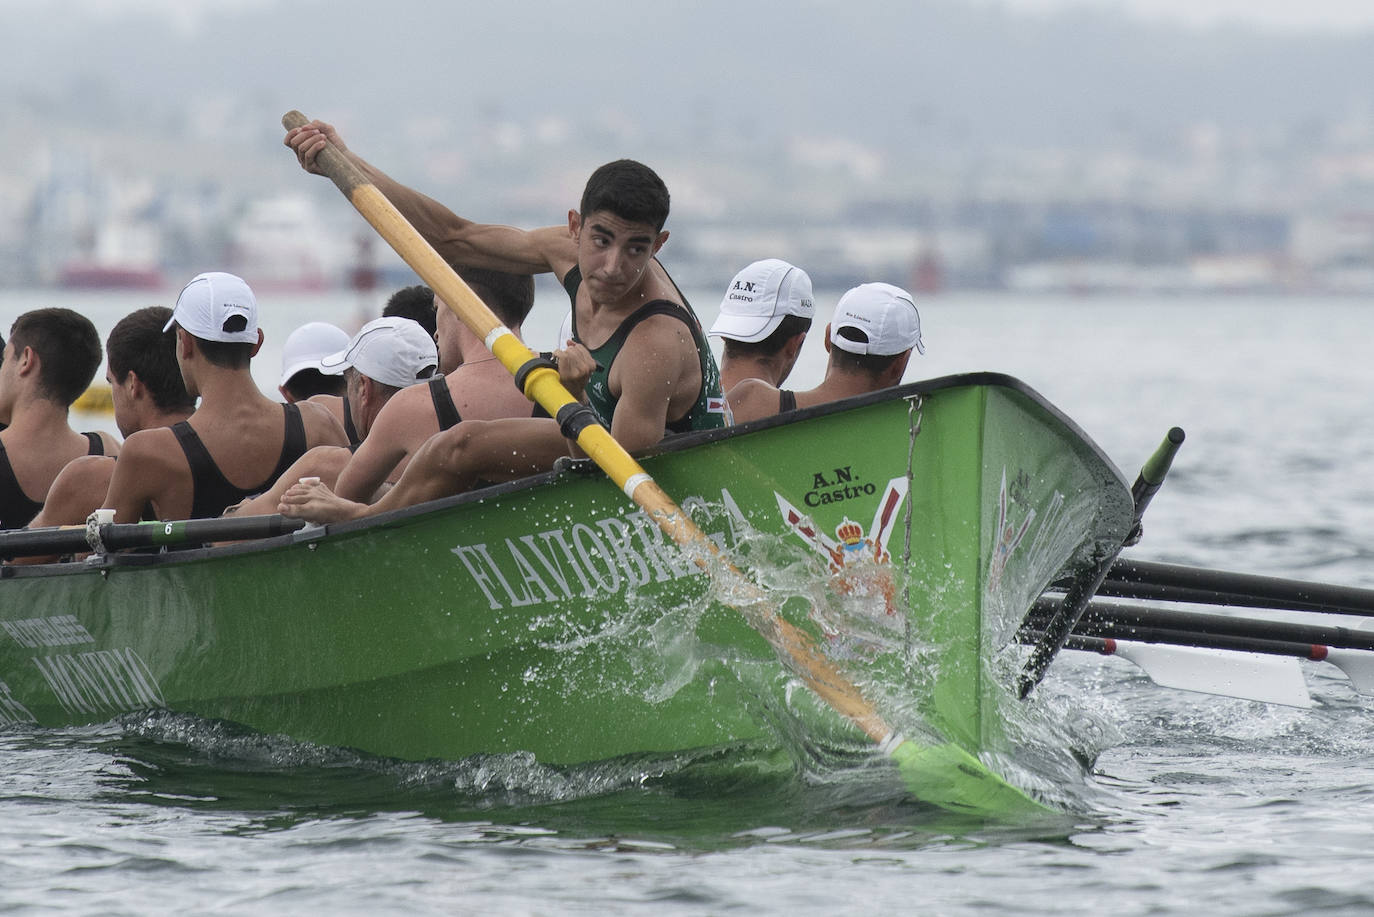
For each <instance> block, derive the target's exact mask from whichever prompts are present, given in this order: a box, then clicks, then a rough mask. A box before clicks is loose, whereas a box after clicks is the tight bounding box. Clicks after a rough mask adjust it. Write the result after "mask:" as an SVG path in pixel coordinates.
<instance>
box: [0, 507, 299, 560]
mask: <svg viewBox="0 0 1374 917" xmlns="http://www.w3.org/2000/svg"><path fill="white" fill-rule="evenodd" d="M304 525H305V521H304V520H302V519H287V518H285V517H284V516H276V515H273V516H225V517H223V518H220V519H189V520H186V521H182V522H131V523H106V524H104V525H99V526H96V527H95V530H94V534H95V539H96V540H97V544H98V545H99V546H100V547H103V549H104V550H106V551H117V550H121V549H123V548H150V547H157V546H159V545H187V544H207V543H210V542H215V541H246V540H248V539H254V538H271V537H273V536H276V535H285V534H286V533H288V532H294V531H296V530H297V529H299V528H301V527H303V526H304ZM87 531H88V528H87V526H84V525H63V526H54V527H52V528H41V529H12V530H10V531H5V532H0V557H39V556H45V555H49V554H55V555H62V554H84V553H86V552H88V551H91V550H93V549H94V547H95V545H93V544H92V539H91V538H90V537H88V535H87Z"/></svg>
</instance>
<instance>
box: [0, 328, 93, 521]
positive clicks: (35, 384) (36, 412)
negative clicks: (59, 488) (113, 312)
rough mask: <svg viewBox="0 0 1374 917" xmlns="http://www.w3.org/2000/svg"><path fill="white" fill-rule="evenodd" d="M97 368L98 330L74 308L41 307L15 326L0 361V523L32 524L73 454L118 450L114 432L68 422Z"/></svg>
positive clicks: (74, 455) (75, 455)
mask: <svg viewBox="0 0 1374 917" xmlns="http://www.w3.org/2000/svg"><path fill="white" fill-rule="evenodd" d="M99 366H100V335H99V334H97V333H96V330H95V325H93V324H91V321H90V319H88V318H86V317H85V316H83V315H79V314H78V313H76V312H73V311H72V310H71V309H35V310H33V311H32V312H25V313H24V314H23V315H21V316H19V318H17V319H16V320H15V322H14V324H13V325H12V326H11V327H10V339H9V343H7V344H6V345H5V347H4V358H3V362H0V424H5V425H7V426H6V428H5V429H4V431H3V432H0V528H6V529H13V528H22V527H23V526H25V525H27V524H28V522H29V521H30V520H31V519H33V517H34V516H35V515H37V514H38V511H39V510H41V509H42V508H43V501H44V500H45V499H46V498H47V495H48V488H49V487H51V486H52V482H53V480H54V479H55V478H56V477H57V475H58V472H60V471H61V470H62V468H63V466H65V465H66V464H67V463H68V462H70V461H71V460H72V459H75V458H78V457H80V456H83V455H115V454H117V453H118V452H119V445H118V443H117V442H116V441H115V439H114V438H113V437H112V436H110V435H109V434H108V433H84V434H83V433H77V432H76V431H75V430H73V429H72V428H71V425H70V424H69V423H68V420H67V415H68V411H69V410H70V408H71V405H72V403H73V402H75V401H76V399H77V398H78V397H80V395H81V393H82V392H84V391H85V390H86V387H87V386H89V385H90V384H91V380H92V379H93V378H94V377H95V371H96V369H97V368H98V367H99Z"/></svg>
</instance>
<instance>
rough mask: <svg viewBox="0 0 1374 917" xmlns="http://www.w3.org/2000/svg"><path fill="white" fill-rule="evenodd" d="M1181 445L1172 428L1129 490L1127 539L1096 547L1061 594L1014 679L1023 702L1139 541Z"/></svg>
mask: <svg viewBox="0 0 1374 917" xmlns="http://www.w3.org/2000/svg"><path fill="white" fill-rule="evenodd" d="M1182 445H1183V430H1182V429H1180V428H1179V427H1173V428H1171V429H1170V430H1169V432H1168V434H1167V435H1166V436H1165V437H1164V442H1162V443H1160V444H1159V448H1158V449H1156V450H1155V453H1154V455H1152V456H1150V460H1149V461H1147V462H1146V463H1145V465H1144V466H1143V467H1142V468H1141V469H1140V476H1139V477H1137V478H1136V480H1135V484H1134V485H1132V487H1131V497H1132V498H1133V499H1134V501H1135V513H1134V518H1133V519H1132V521H1131V527H1130V529H1129V530H1128V531H1127V534H1126V538H1125V539H1124V540H1123V541H1122V542H1121V543H1120V544H1117V545H1099V546H1098V555H1097V557H1096V558H1095V559H1094V562H1093V564H1092V566H1091V567H1089V568H1088V569H1086V570H1084V571H1083V573H1082V574H1081V575H1080V576H1079V577H1078V579H1076V580H1075V581H1074V582H1073V583H1072V584H1070V586H1069V588H1068V591H1067V592H1066V593H1065V595H1064V600H1063V602H1061V603H1060V605H1059V610H1058V611H1057V612H1055V614H1054V616H1053V617H1052V618H1050V620H1049V621H1048V622H1047V623H1046V624H1045V627H1044V636H1043V637H1042V638H1041V640H1040V642H1039V643H1037V644H1036V645H1035V648H1034V649H1033V650H1031V654H1030V658H1029V659H1027V660H1026V664H1025V666H1024V667H1023V668H1022V669H1021V675H1020V677H1018V679H1017V694H1018V696H1020V697H1021V698H1022V699H1025V698H1026V697H1027V696H1028V695H1029V694H1030V693H1031V691H1033V690H1034V689H1035V686H1036V685H1038V684H1040V679H1042V678H1044V677H1045V669H1046V668H1048V667H1049V664H1050V663H1051V662H1052V661H1053V660H1054V657H1055V656H1056V655H1057V654H1058V653H1059V650H1060V648H1061V647H1063V645H1064V641H1065V640H1067V639H1068V638H1069V634H1071V633H1072V632H1073V629H1074V627H1075V626H1077V624H1078V619H1079V618H1081V617H1082V616H1083V612H1084V611H1085V610H1086V609H1087V607H1088V602H1090V601H1091V600H1092V597H1093V595H1094V594H1095V593H1096V592H1097V587H1098V586H1100V585H1101V584H1102V580H1103V579H1105V578H1106V576H1107V572H1108V571H1109V570H1111V568H1112V564H1114V563H1116V557H1117V555H1118V554H1120V553H1121V549H1122V548H1123V547H1125V546H1126V545H1128V544H1134V543H1135V542H1136V541H1138V540H1139V538H1140V520H1141V517H1142V516H1144V515H1145V508H1146V507H1148V506H1149V505H1150V500H1151V499H1153V498H1154V495H1155V494H1156V493H1158V492H1159V488H1160V486H1161V485H1163V483H1164V477H1165V475H1167V474H1168V473H1169V466H1170V465H1172V464H1173V462H1174V456H1175V455H1177V454H1178V449H1179V446H1182Z"/></svg>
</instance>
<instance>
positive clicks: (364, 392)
mask: <svg viewBox="0 0 1374 917" xmlns="http://www.w3.org/2000/svg"><path fill="white" fill-rule="evenodd" d="M438 365H439V352H438V349H437V348H436V347H435V345H434V339H433V338H431V337H430V336H429V335H428V334H426V333H425V330H424V329H423V328H421V327H420V325H419V324H418V323H416V322H414V321H411V320H410V319H408V318H400V317H398V316H383V317H382V318H375V319H373V320H372V321H370V322H368V323H367V324H366V325H364V326H363V327H362V329H361V330H360V331H359V332H358V333H357V334H355V335H354V336H353V338H352V340H350V341H349V342H348V346H347V347H345V348H343V349H342V350H340V351H339V352H338V353H334V354H330V355H328V356H326V357H324V358H323V359H321V360H320V371H321V372H324V373H328V374H332V375H340V376H342V377H343V379H344V381H345V393H344V398H345V399H346V400H347V403H348V415H349V416H350V417H351V418H353V420H354V422H355V423H356V424H357V430H358V436H359V439H360V444H359V446H358V447H354V446H353V445H352V444H351V443H350V444H349V445H348V446H316V447H315V448H314V449H311V450H310V451H309V452H307V453H305V455H303V456H301V457H300V458H299V459H297V460H296V461H295V463H293V464H292V465H291V467H290V468H288V469H286V471H285V472H283V473H282V475H281V476H280V477H279V478H277V480H276V481H275V482H273V484H272V486H271V487H269V488H268V489H267V490H265V491H264V492H263V493H261V494H258V495H257V496H255V497H251V498H249V499H247V500H244V501H243V502H241V503H239V504H237V505H235V506H232V507H229V508H228V509H227V510H226V511H225V514H226V515H228V514H230V513H233V514H237V515H245V516H252V515H267V514H270V513H274V512H276V511H277V503H278V501H279V500H280V499H281V495H282V494H283V493H285V492H286V490H287V488H289V487H290V486H291V485H292V484H295V483H296V482H297V481H299V480H301V479H302V478H314V479H317V480H321V481H324V482H325V483H326V484H330V485H332V484H334V483H335V482H336V481H337V480H338V477H339V473H340V472H341V471H342V470H343V469H344V467H345V466H346V465H348V464H349V459H350V458H351V457H352V455H353V452H354V450H355V448H361V446H362V445H363V444H366V443H367V442H368V441H369V440H370V439H371V438H372V437H371V434H372V433H373V432H374V431H375V430H376V427H375V425H374V424H375V421H376V419H377V417H378V416H379V415H380V414H381V412H382V409H383V408H385V407H386V406H387V405H388V404H390V403H391V402H392V401H394V400H395V399H396V397H397V396H398V395H399V393H400V392H402V391H407V390H408V389H410V388H413V389H415V390H416V391H417V392H418V391H425V390H426V389H427V386H424V385H419V384H417V383H420V382H426V381H428V380H430V379H431V378H433V377H434V373H435V369H436V368H437V367H438ZM506 384H507V385H508V386H510V387H511V388H514V386H513V385H510V379H509V377H508V378H507V379H506ZM380 483H381V482H379V484H380ZM369 496H370V494H369Z"/></svg>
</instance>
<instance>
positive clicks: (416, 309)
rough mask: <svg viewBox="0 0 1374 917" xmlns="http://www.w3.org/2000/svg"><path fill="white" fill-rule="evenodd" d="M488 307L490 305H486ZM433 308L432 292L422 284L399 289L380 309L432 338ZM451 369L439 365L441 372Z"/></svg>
mask: <svg viewBox="0 0 1374 917" xmlns="http://www.w3.org/2000/svg"><path fill="white" fill-rule="evenodd" d="M488 305H490V303H488ZM436 311H437V310H436V309H435V308H434V291H433V290H431V289H430V288H429V287H427V286H425V285H424V284H423V283H417V284H412V285H411V286H408V287H401V289H399V290H397V291H396V292H395V293H392V294H391V297H390V298H389V299H387V301H386V305H385V306H383V307H382V315H383V316H388V315H395V316H397V317H399V318H408V319H410V320H411V321H413V322H418V323H419V325H420V327H421V328H423V329H425V332H426V333H427V334H428V335H429V336H430V337H434V336H435V335H436V334H437V333H438V329H437V328H436V327H435V322H436V321H437V319H438V316H437V314H436ZM452 368H453V367H451V366H444V365H443V364H442V363H441V364H440V365H439V370H440V371H441V372H448V371H449V370H450V369H452Z"/></svg>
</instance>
